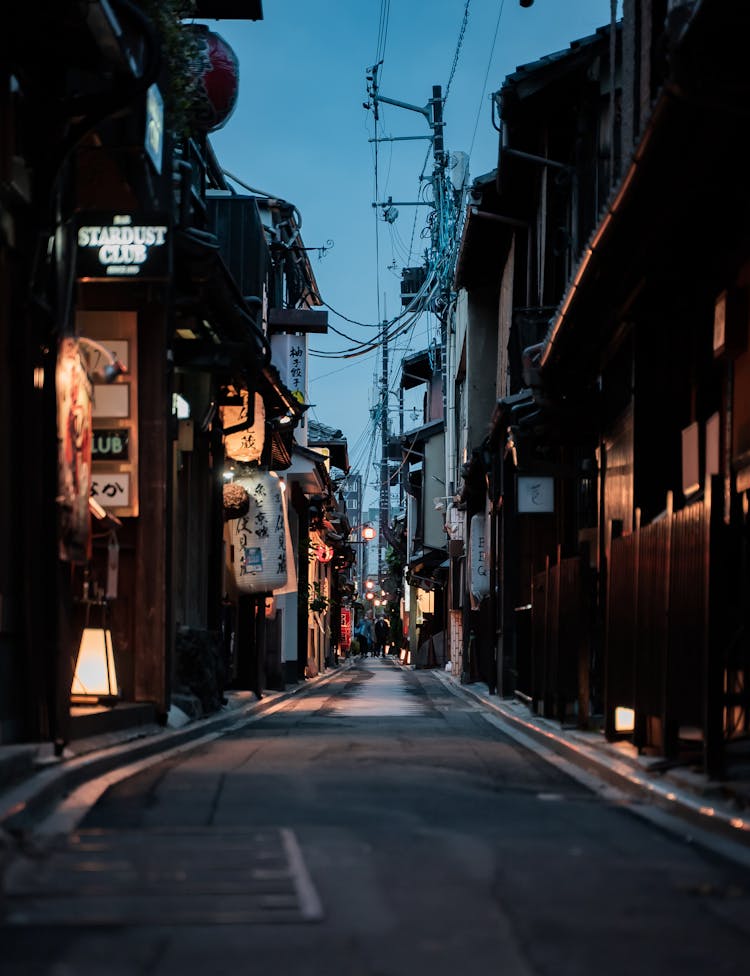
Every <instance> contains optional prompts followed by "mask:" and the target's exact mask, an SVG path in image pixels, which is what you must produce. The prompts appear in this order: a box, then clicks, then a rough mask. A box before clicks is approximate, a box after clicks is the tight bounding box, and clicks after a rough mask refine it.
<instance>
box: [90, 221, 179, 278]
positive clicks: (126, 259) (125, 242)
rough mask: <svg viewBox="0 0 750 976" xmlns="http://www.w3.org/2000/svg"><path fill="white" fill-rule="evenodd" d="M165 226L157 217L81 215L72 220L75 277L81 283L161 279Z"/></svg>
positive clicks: (165, 261)
mask: <svg viewBox="0 0 750 976" xmlns="http://www.w3.org/2000/svg"><path fill="white" fill-rule="evenodd" d="M168 232H169V226H168V224H167V221H166V219H165V218H164V217H163V216H161V215H157V214H147V215H144V214H101V213H96V214H92V213H88V214H81V215H79V216H78V217H77V218H76V274H77V276H78V278H79V280H81V281H96V280H107V281H112V280H117V279H122V278H138V279H143V278H147V279H151V280H153V279H155V278H156V279H163V278H166V277H167V275H168V271H169V249H168V247H167V242H168V236H169V235H168Z"/></svg>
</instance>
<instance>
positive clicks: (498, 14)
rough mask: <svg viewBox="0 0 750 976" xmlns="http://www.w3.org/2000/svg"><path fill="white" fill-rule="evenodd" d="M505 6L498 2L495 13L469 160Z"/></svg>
mask: <svg viewBox="0 0 750 976" xmlns="http://www.w3.org/2000/svg"><path fill="white" fill-rule="evenodd" d="M504 6H505V0H500V9H499V10H498V12H497V22H496V24H495V33H494V34H493V36H492V47H491V48H490V56H489V58H488V59H487V70H486V71H485V73H484V81H483V82H482V95H481V97H480V99H479V108H478V109H477V117H476V119H475V120H474V131H473V132H472V134H471V145H470V146H469V158H470V159H471V153H472V150H473V149H474V140H475V139H476V137H477V128H478V127H479V118H480V116H481V114H482V105H483V103H484V93H485V90H486V88H487V79H488V78H489V76H490V68H491V67H492V58H493V57H494V55H495V44H496V43H497V32H498V30H499V29H500V18H501V17H502V16H503V7H504Z"/></svg>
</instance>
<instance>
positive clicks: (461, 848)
mask: <svg viewBox="0 0 750 976" xmlns="http://www.w3.org/2000/svg"><path fill="white" fill-rule="evenodd" d="M2 919H3V921H2V926H1V927H0V973H2V974H3V976H6V974H7V976H10V974H13V976H16V974H18V976H21V974H23V976H29V974H36V973H39V974H42V973H43V974H45V976H74V974H75V976H79V974H94V976H98V974H102V976H104V974H106V976H119V974H138V976H141V974H143V976H146V974H160V976H162V974H163V976H173V974H174V976H177V974H182V976H184V974H189V976H192V974H203V973H206V974H212V976H213V974H231V976H238V974H240V973H241V974H254V973H263V974H267V973H270V972H273V973H275V974H282V976H287V974H289V976H308V974H309V976H324V974H325V976H339V974H340V976H421V974H435V976H443V974H446V976H447V974H451V976H462V974H463V972H464V971H467V972H473V971H482V972H484V971H487V972H492V973H494V972H498V973H502V974H503V976H516V974H523V976H527V974H536V976H568V974H570V976H582V974H588V973H594V972H605V973H607V976H633V974H637V976H644V974H646V976H648V974H668V976H672V974H675V976H678V974H679V976H694V974H711V976H721V974H725V973H727V974H728V973H742V974H743V976H744V974H746V973H747V972H748V967H749V966H750V874H748V872H747V870H746V869H744V868H741V867H739V866H737V865H733V864H730V863H728V862H724V861H721V860H719V859H717V858H714V857H713V856H712V855H710V854H708V853H706V852H702V851H701V850H700V849H698V848H696V847H694V846H691V845H690V844H689V843H686V842H685V841H684V839H682V838H679V837H677V836H676V835H671V834H670V833H669V832H665V831H663V830H660V829H658V828H656V827H655V826H653V825H651V824H650V823H648V822H645V821H643V820H641V819H640V818H638V817H637V816H634V815H633V810H632V809H631V807H630V804H629V802H628V801H627V800H626V799H623V798H622V797H621V796H617V797H613V795H612V794H611V793H608V792H607V791H606V790H595V791H592V790H589V789H587V788H586V787H585V786H584V785H582V784H581V783H580V782H578V781H577V780H575V779H572V778H569V777H568V776H567V775H566V774H565V773H564V772H563V771H561V770H560V768H559V766H556V765H554V764H553V763H551V762H547V761H546V760H545V758H544V757H543V756H542V755H539V754H537V753H535V752H529V751H527V750H525V749H524V748H522V747H521V746H519V745H518V744H517V743H516V742H515V741H514V740H513V739H511V738H510V737H508V736H506V735H505V734H504V733H503V731H502V728H501V727H499V726H498V723H497V721H495V722H490V721H488V720H487V718H486V713H485V712H484V711H483V709H482V708H481V706H478V705H476V704H473V703H471V702H469V701H467V700H465V699H464V698H462V697H460V696H455V695H454V694H452V693H451V691H450V690H449V689H448V688H447V687H446V685H445V684H444V683H443V682H441V681H439V680H438V679H437V678H436V676H435V675H433V674H432V673H430V672H415V671H404V670H401V669H400V668H399V667H398V666H397V665H396V664H395V663H393V662H392V661H389V660H380V659H376V660H373V659H368V660H365V661H364V662H361V663H360V664H359V665H358V666H357V667H355V668H353V669H350V670H346V671H342V672H341V673H340V674H338V675H337V676H336V677H335V678H334V679H333V681H331V682H329V683H327V684H326V685H321V686H320V687H317V688H315V689H314V690H313V691H312V692H311V693H310V694H308V695H304V696H295V697H294V698H292V699H290V700H289V701H288V702H287V703H285V704H284V706H283V707H281V708H279V709H277V710H275V711H274V712H273V713H272V714H268V715H266V716H264V717H262V718H261V719H260V720H257V721H255V722H252V723H248V724H247V725H245V726H244V727H243V728H240V729H238V730H235V731H234V732H232V733H231V734H228V735H225V736H223V737H221V738H218V739H216V740H214V741H211V742H208V743H205V744H203V745H199V746H197V747H196V748H194V749H192V750H190V751H188V752H185V753H183V754H181V755H180V756H177V757H172V758H170V759H167V760H165V761H163V762H160V763H157V764H155V765H153V766H151V767H150V768H149V769H147V770H145V771H143V772H141V773H140V774H138V775H135V776H133V777H131V778H129V779H126V780H124V781H122V782H120V783H119V784H117V785H115V786H112V787H111V788H110V789H109V790H108V791H107V792H105V793H104V795H103V796H102V797H101V799H100V800H99V801H98V802H97V803H96V804H95V805H94V806H93V807H92V808H91V809H90V810H89V811H88V813H86V815H85V817H84V819H83V820H81V822H80V823H79V825H78V826H77V828H76V829H75V830H73V831H72V832H71V833H69V834H67V835H65V836H54V835H52V836H47V837H46V838H44V837H42V836H41V835H40V838H38V839H37V841H36V842H35V843H34V844H33V845H31V846H30V848H29V849H28V850H27V852H26V853H25V854H24V855H19V856H17V857H16V858H15V860H14V861H13V862H12V863H11V865H10V867H9V869H8V871H7V872H6V877H5V892H4V898H3V902H2Z"/></svg>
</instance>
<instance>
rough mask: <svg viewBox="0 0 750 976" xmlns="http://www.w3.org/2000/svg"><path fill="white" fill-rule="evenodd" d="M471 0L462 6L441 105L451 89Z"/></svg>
mask: <svg viewBox="0 0 750 976" xmlns="http://www.w3.org/2000/svg"><path fill="white" fill-rule="evenodd" d="M470 3H471V0H466V6H465V7H464V16H463V20H462V21H461V29H460V30H459V32H458V40H457V41H456V53H455V54H454V55H453V64H452V65H451V73H450V75H449V76H448V84H447V85H446V86H445V95H444V96H443V105H445V103H446V102H447V101H448V92H449V91H450V90H451V83H452V81H453V76H454V75H455V73H456V67H457V66H458V58H459V55H460V54H461V46H462V44H463V42H464V34H465V33H466V25H467V23H468V22H469V4H470Z"/></svg>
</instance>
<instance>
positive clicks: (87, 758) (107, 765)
mask: <svg viewBox="0 0 750 976" xmlns="http://www.w3.org/2000/svg"><path fill="white" fill-rule="evenodd" d="M352 664H353V661H351V662H350V661H345V662H342V664H340V665H339V666H338V667H337V668H335V669H332V670H330V671H328V672H326V673H324V674H321V675H318V676H316V677H315V678H310V679H308V680H306V681H304V682H302V683H300V684H299V685H295V686H293V687H292V688H290V689H289V690H285V691H282V692H279V693H278V694H274V695H273V697H270V696H269V697H266V696H264V697H263V698H261V699H260V700H256V701H253V702H250V703H248V704H247V705H243V706H240V707H239V708H235V709H232V710H230V711H226V712H222V713H221V714H218V715H216V714H215V715H210V716H207V717H205V718H201V719H196V720H195V721H194V722H191V723H189V724H187V725H184V726H182V728H179V729H166V728H165V729H163V730H162V729H160V730H159V731H158V732H155V733H154V734H153V735H148V736H144V735H141V736H140V737H138V738H134V739H129V740H127V741H126V742H123V743H121V744H119V745H115V746H110V747H105V748H102V749H98V750H92V751H91V752H87V753H84V754H82V755H80V756H76V757H74V758H71V759H62V760H61V761H60V762H59V763H57V764H55V765H54V766H49V767H47V768H46V769H44V768H43V769H41V770H40V771H38V772H34V773H33V774H32V775H31V776H30V777H29V778H27V779H24V780H22V781H21V782H20V783H17V784H16V785H15V786H12V787H10V788H9V789H7V790H5V791H2V792H0V849H1V848H2V834H3V833H5V834H9V835H14V836H19V835H23V834H25V833H27V832H28V831H30V830H32V829H33V826H34V823H35V821H37V820H38V819H40V818H41V817H42V816H43V815H44V814H45V813H47V812H48V810H49V809H50V807H51V806H52V805H53V804H54V803H55V802H56V801H57V800H59V799H60V798H61V797H63V796H65V795H66V794H67V793H70V792H71V791H72V790H74V789H76V788H77V787H79V786H82V785H83V784H85V783H87V782H89V781H90V780H93V779H96V778H97V777H99V776H102V775H104V774H105V773H109V772H111V771H112V770H114V769H117V768H119V767H121V766H125V765H128V764H130V763H136V762H138V761H139V760H144V759H149V758H151V757H153V756H156V755H158V754H159V753H163V752H168V751H170V750H173V749H176V748H179V747H180V746H189V745H196V746H197V745H199V744H200V742H201V740H202V739H204V738H206V737H208V736H215V735H216V734H217V733H221V732H223V731H225V730H228V729H229V728H231V727H234V726H238V725H242V724H243V722H245V721H248V720H250V719H253V718H255V717H256V716H257V717H260V716H262V715H263V714H264V713H265V712H266V711H268V710H269V709H271V708H273V707H275V706H277V705H279V704H281V703H282V702H285V701H288V700H289V699H291V698H295V697H297V696H305V695H307V694H309V693H310V692H312V691H313V690H314V689H315V688H319V687H320V686H321V685H324V684H327V683H328V682H329V681H331V680H333V678H335V677H336V676H337V675H339V674H341V673H342V672H344V671H346V670H348V669H349V668H350V667H351V666H352Z"/></svg>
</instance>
